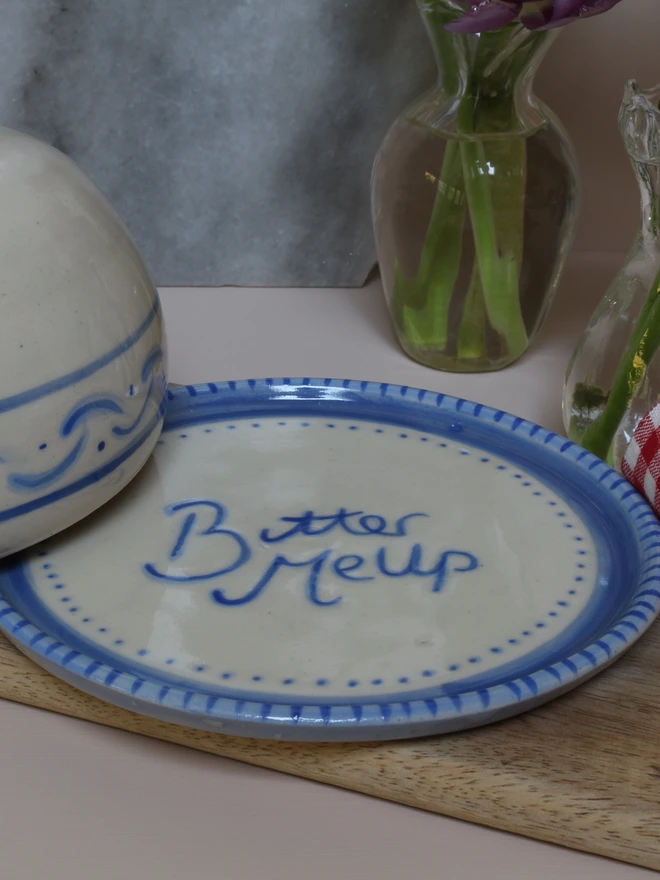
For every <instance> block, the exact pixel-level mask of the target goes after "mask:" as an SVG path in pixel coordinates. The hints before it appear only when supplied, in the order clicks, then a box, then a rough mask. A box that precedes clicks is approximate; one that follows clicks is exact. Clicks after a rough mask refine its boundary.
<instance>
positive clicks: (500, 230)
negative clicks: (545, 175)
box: [393, 5, 545, 359]
mask: <svg viewBox="0 0 660 880" xmlns="http://www.w3.org/2000/svg"><path fill="white" fill-rule="evenodd" d="M447 16H448V13H447V11H446V9H443V7H442V6H440V5H438V6H437V7H436V8H435V9H433V10H431V11H429V12H427V16H426V21H427V26H428V28H429V31H430V33H431V35H432V37H433V39H434V43H435V50H436V56H437V58H438V62H439V65H440V69H441V75H442V79H443V83H444V86H445V91H446V92H447V93H448V94H455V95H457V94H458V93H459V91H460V88H461V69H462V67H464V66H465V64H466V62H467V59H468V58H469V51H468V44H467V42H466V41H465V40H463V42H462V43H459V42H458V41H457V37H456V36H455V35H452V34H450V33H449V32H447V31H446V30H445V28H444V25H445V24H446V22H447V20H448V17H447ZM449 17H450V18H451V17H452V13H451V12H450V13H449ZM542 39H545V37H544V36H543V35H541V36H540V37H539V36H537V35H531V34H529V33H528V32H526V31H522V30H520V28H519V29H518V31H513V30H512V29H510V28H505V29H503V30H501V31H494V32H492V33H486V34H482V35H481V36H480V38H479V41H478V44H477V51H476V54H475V56H474V58H473V59H472V61H471V62H470V65H471V69H470V71H469V77H468V80H469V81H468V83H467V88H466V91H465V95H464V96H463V98H462V99H461V102H460V106H459V111H458V125H457V127H458V131H457V137H456V138H455V139H453V140H448V142H447V146H446V149H445V155H444V159H443V164H442V169H441V172H440V176H439V179H438V182H437V188H436V193H435V199H434V205H433V209H432V212H431V218H430V221H429V225H428V229H427V234H426V239H425V241H424V245H423V247H422V253H421V256H420V262H419V268H418V271H417V274H416V275H415V277H413V278H406V277H405V276H404V275H403V272H402V271H401V269H400V268H397V270H396V275H395V284H394V292H393V308H394V312H395V314H396V315H397V316H398V326H399V327H400V328H401V329H402V332H403V335H404V337H405V338H406V340H407V341H408V342H409V343H410V344H412V345H414V346H415V347H419V348H433V349H437V350H441V351H442V350H446V349H447V347H448V342H449V318H450V309H451V304H452V300H453V298H454V294H455V288H456V285H457V282H458V278H459V272H460V266H461V256H462V248H463V234H464V232H463V228H464V223H465V210H466V205H467V209H468V211H469V215H470V221H471V227H472V233H473V239H474V246H475V260H476V267H477V268H476V269H475V270H474V271H473V278H472V281H471V283H470V289H469V291H468V294H467V300H466V302H465V305H464V308H463V323H462V325H461V329H460V330H459V336H460V337H461V340H462V341H460V342H459V346H460V347H461V349H462V350H463V351H468V350H469V351H470V352H471V353H472V355H471V356H472V358H479V357H485V356H486V348H485V340H486V332H485V331H486V325H487V323H490V325H491V326H492V327H493V328H494V329H495V330H496V331H497V333H498V334H499V336H500V338H501V340H502V348H503V349H504V350H505V351H504V353H505V354H508V355H509V357H510V358H511V359H515V358H517V357H518V356H519V355H521V354H522V353H523V352H524V351H525V349H526V348H527V344H528V338H527V331H526V328H525V324H524V320H523V315H522V310H521V306H520V290H519V277H520V266H521V262H522V247H523V235H524V200H525V186H526V171H527V169H526V143H525V139H524V136H523V134H522V133H521V134H520V135H518V130H519V127H520V125H519V121H518V116H517V110H516V97H515V92H516V88H517V83H518V81H519V78H520V76H521V74H522V73H523V72H524V71H525V69H526V68H527V65H528V64H529V62H530V61H531V59H532V57H533V55H534V53H535V52H536V50H537V48H538V46H539V41H540V40H542ZM464 75H465V74H463V76H464ZM474 272H476V273H477V275H476V277H475V274H474ZM477 319H479V320H480V321H481V322H482V324H483V326H482V327H481V328H480V329H477V326H476V321H477Z"/></svg>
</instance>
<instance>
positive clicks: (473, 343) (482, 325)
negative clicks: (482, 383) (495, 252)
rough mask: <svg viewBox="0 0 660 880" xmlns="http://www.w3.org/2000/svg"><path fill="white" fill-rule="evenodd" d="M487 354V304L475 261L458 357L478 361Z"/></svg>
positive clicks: (460, 328) (466, 301) (460, 330)
mask: <svg viewBox="0 0 660 880" xmlns="http://www.w3.org/2000/svg"><path fill="white" fill-rule="evenodd" d="M485 352H486V304H485V302H484V294H483V290H482V289H481V277H480V275H479V267H478V265H477V263H476V261H475V263H474V265H473V267H472V277H471V279H470V286H469V288H468V292H467V296H466V297H465V306H464V308H463V316H462V318H461V324H460V327H459V328H458V340H457V349H456V356H457V357H458V358H459V359H460V360H466V361H468V360H478V359H479V358H481V357H483V356H484V355H485Z"/></svg>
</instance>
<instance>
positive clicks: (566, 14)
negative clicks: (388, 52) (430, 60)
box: [446, 0, 622, 34]
mask: <svg viewBox="0 0 660 880" xmlns="http://www.w3.org/2000/svg"><path fill="white" fill-rule="evenodd" d="M458 2H460V3H461V4H462V5H463V6H464V7H466V12H465V15H462V16H460V17H459V18H458V19H457V20H456V21H454V22H452V23H451V24H448V25H447V26H446V27H447V30H450V31H456V32H458V33H463V34H478V33H482V32H484V31H491V30H496V29H498V28H502V27H506V25H508V24H511V23H512V22H513V21H515V20H516V19H518V18H519V20H520V22H521V23H522V24H523V26H524V27H526V28H527V29H528V30H530V31H534V30H549V29H550V28H558V27H563V26H564V25H566V24H569V23H570V22H572V21H577V19H579V18H589V17H590V16H592V15H600V14H601V13H603V12H607V11H608V10H609V9H612V8H613V7H614V6H616V5H617V4H618V3H621V2H622V0H458Z"/></svg>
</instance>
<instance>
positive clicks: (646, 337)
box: [563, 81, 660, 470]
mask: <svg viewBox="0 0 660 880" xmlns="http://www.w3.org/2000/svg"><path fill="white" fill-rule="evenodd" d="M659 101H660V85H658V86H656V87H655V88H654V89H651V90H649V91H642V90H640V89H639V87H638V86H637V83H635V82H634V81H631V82H629V83H628V84H627V86H626V90H625V95H624V100H623V104H622V107H621V112H620V114H619V126H620V130H621V134H622V137H623V140H624V144H625V147H626V151H627V152H628V155H629V156H630V159H631V161H632V167H633V170H634V172H635V176H636V178H637V181H638V184H639V187H640V192H641V201H642V216H641V223H640V228H639V232H638V233H637V237H636V239H635V242H634V244H633V246H632V248H631V250H630V252H629V254H628V256H627V258H626V262H625V263H624V265H623V267H622V268H621V270H620V271H619V272H618V274H617V275H616V277H615V279H614V281H613V282H612V284H611V285H610V287H609V289H608V291H607V293H606V294H605V297H604V298H603V300H602V301H601V303H600V304H599V306H598V308H597V309H596V311H595V312H594V314H593V317H592V318H591V321H590V322H589V325H588V326H587V329H586V330H585V332H584V333H583V335H582V338H581V339H580V341H579V343H578V345H577V347H576V349H575V352H574V354H573V357H572V359H571V362H570V364H569V367H568V372H567V376H566V385H565V389H564V402H563V412H564V425H565V428H566V432H567V434H568V436H569V437H570V438H571V439H572V440H574V441H575V442H577V443H580V444H581V445H582V446H584V447H585V448H586V449H588V450H589V451H590V452H593V453H594V455H597V456H599V457H600V458H602V459H605V460H607V461H608V462H609V463H610V464H611V465H612V466H613V467H615V468H617V469H618V470H620V469H621V462H622V460H623V457H624V455H625V452H626V449H627V447H628V444H629V443H630V440H631V438H632V436H633V432H634V431H635V429H636V427H637V425H638V424H639V422H640V421H641V419H643V418H644V416H645V415H646V414H647V413H649V412H650V410H651V409H652V408H653V407H654V406H655V405H656V404H657V403H658V402H659V401H660V355H659V354H658V350H659V348H660V112H659V111H658V102H659Z"/></svg>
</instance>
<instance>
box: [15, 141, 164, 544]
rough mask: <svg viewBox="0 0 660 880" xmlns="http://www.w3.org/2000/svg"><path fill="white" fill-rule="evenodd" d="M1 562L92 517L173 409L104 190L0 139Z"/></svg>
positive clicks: (154, 326) (60, 161) (34, 147)
mask: <svg viewBox="0 0 660 880" xmlns="http://www.w3.org/2000/svg"><path fill="white" fill-rule="evenodd" d="M0 202H1V203H2V205H3V206H4V208H3V210H2V211H0V276H1V285H2V293H1V295H0V313H1V315H2V320H1V321H0V557H2V556H6V555H7V554H9V553H14V552H16V551H17V550H20V549H22V548H24V547H26V546H29V545H30V544H34V543H35V542H37V541H40V540H43V539H44V538H47V537H49V536H50V535H52V534H54V533H55V532H58V531H60V530H61V529H64V528H66V527H67V526H70V525H71V524H72V523H74V522H76V521H78V520H80V519H82V518H83V517H85V516H87V515H88V514H89V513H91V512H92V511H93V510H96V509H97V508H98V507H99V506H100V505H102V504H104V503H105V502H106V501H108V500H109V499H110V498H112V497H113V495H115V494H116V493H117V492H119V491H120V489H122V488H123V487H124V486H125V485H126V484H127V483H128V482H129V481H130V480H131V479H132V478H133V477H134V476H135V474H136V473H137V472H138V471H139V469H140V468H141V467H142V465H143V464H144V462H145V461H146V460H147V458H148V457H149V455H150V453H151V451H152V449H153V447H154V445H155V443H156V440H157V439H158V436H159V434H160V429H161V426H162V421H163V414H164V408H165V407H164V403H165V357H164V351H163V348H164V342H163V326H162V318H161V313H160V306H159V302H158V295H157V293H156V289H155V288H154V285H153V283H152V281H151V279H150V278H149V275H148V273H147V270H146V269H145V266H144V264H143V262H142V260H141V258H140V255H139V254H138V252H137V250H136V248H135V245H134V244H133V242H132V240H131V238H130V237H129V235H128V233H127V232H126V230H125V228H124V227H123V225H122V224H121V222H120V220H119V219H118V217H117V215H116V214H115V212H114V211H113V210H112V208H111V207H110V205H109V204H108V202H107V201H106V199H105V198H104V197H103V196H102V195H101V193H100V192H99V191H98V190H97V189H96V187H95V186H94V185H93V184H92V183H91V182H90V181H89V180H88V179H87V178H86V177H85V176H84V174H83V173H82V172H81V171H80V170H79V169H78V168H77V167H76V166H75V165H74V163H73V162H71V160H70V159H68V158H67V157H66V156H64V155H63V154H62V153H60V152H59V151H58V150H55V149H53V148H52V147H49V146H47V145H46V144H43V143H41V142H40V141H38V140H35V139H34V138H31V137H28V136H27V135H24V134H20V133H19V132H16V131H10V130H9V129H2V128H0Z"/></svg>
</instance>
